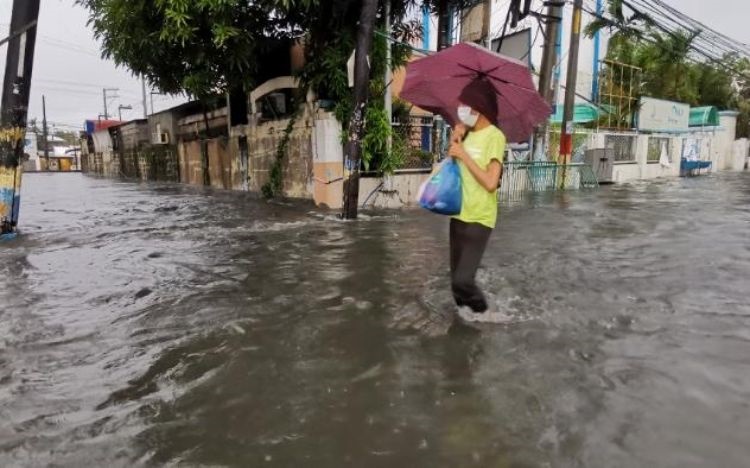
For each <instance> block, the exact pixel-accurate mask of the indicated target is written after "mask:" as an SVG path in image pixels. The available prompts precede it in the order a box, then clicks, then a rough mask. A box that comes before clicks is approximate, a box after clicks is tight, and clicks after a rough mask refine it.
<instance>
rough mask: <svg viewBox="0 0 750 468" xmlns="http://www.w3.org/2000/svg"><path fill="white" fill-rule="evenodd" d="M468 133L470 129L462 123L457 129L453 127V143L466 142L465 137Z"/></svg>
mask: <svg viewBox="0 0 750 468" xmlns="http://www.w3.org/2000/svg"><path fill="white" fill-rule="evenodd" d="M467 131H468V128H466V125H464V124H462V123H460V124H457V125H456V126H455V127H453V132H452V133H451V143H461V142H462V141H464V137H465V136H466V132H467Z"/></svg>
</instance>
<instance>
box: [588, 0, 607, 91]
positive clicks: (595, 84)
mask: <svg viewBox="0 0 750 468" xmlns="http://www.w3.org/2000/svg"><path fill="white" fill-rule="evenodd" d="M603 14H604V2H603V0H596V15H597V16H598V17H601V16H602V15H603ZM600 48H601V32H600V31H599V30H598V29H597V31H596V33H595V34H594V63H593V64H592V66H593V69H592V70H591V75H592V76H593V77H594V78H593V80H592V81H591V100H592V101H594V102H599V99H598V98H599V55H600V52H599V49H600Z"/></svg>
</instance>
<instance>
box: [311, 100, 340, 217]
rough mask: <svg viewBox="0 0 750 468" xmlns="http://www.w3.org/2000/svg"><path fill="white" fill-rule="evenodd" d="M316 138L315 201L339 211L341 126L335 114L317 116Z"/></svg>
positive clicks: (314, 166) (317, 203) (320, 113)
mask: <svg viewBox="0 0 750 468" xmlns="http://www.w3.org/2000/svg"><path fill="white" fill-rule="evenodd" d="M313 138H314V140H315V154H314V159H313V184H314V185H313V200H314V201H315V204H316V205H318V206H323V207H327V208H331V209H339V208H341V206H342V205H343V194H344V192H343V190H344V181H343V177H344V150H343V147H342V146H341V124H340V123H339V122H338V121H337V120H336V119H335V118H334V117H333V116H332V115H330V114H327V113H322V112H319V113H318V115H316V117H315V128H314V130H313Z"/></svg>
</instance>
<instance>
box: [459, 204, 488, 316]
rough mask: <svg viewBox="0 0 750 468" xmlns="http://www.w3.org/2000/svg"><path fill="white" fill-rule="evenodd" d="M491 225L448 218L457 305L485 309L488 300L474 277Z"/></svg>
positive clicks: (478, 310)
mask: <svg viewBox="0 0 750 468" xmlns="http://www.w3.org/2000/svg"><path fill="white" fill-rule="evenodd" d="M490 234H492V229H490V228H488V227H487V226H483V225H481V224H468V223H464V222H463V221H459V220H457V219H451V229H450V238H451V239H450V244H451V287H452V289H453V298H454V299H455V300H456V305H458V306H459V307H462V306H466V307H470V308H471V310H473V311H474V312H485V311H486V310H487V300H486V299H485V297H484V294H482V291H481V290H480V289H479V287H478V286H477V283H476V280H475V277H476V274H477V269H478V268H479V263H480V262H481V261H482V255H484V250H485V248H486V247H487V242H488V241H489V240H490Z"/></svg>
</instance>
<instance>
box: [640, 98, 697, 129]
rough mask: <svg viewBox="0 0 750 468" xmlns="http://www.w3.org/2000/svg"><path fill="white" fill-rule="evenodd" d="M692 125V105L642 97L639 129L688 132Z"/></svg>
mask: <svg viewBox="0 0 750 468" xmlns="http://www.w3.org/2000/svg"><path fill="white" fill-rule="evenodd" d="M689 125H690V106H689V105H687V104H683V103H681V102H672V101H664V100H661V99H654V98H649V97H643V98H641V103H640V106H639V110H638V130H640V131H644V132H665V133H674V132H686V131H687V130H688V127H689Z"/></svg>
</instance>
